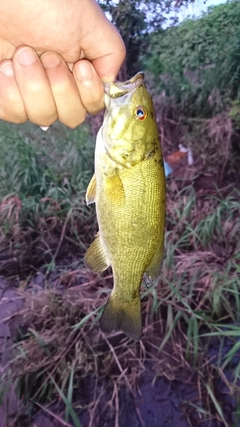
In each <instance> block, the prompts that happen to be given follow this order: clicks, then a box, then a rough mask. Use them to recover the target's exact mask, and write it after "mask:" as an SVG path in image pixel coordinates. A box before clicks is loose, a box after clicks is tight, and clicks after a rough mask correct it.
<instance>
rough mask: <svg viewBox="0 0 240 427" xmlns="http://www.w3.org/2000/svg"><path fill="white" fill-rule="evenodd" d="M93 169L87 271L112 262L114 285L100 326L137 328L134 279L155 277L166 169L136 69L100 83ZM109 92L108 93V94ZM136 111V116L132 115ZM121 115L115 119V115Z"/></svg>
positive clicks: (136, 332)
mask: <svg viewBox="0 0 240 427" xmlns="http://www.w3.org/2000/svg"><path fill="white" fill-rule="evenodd" d="M105 92H106V95H105V102H106V112H105V116H104V121H103V125H102V127H101V129H100V130H99V132H98V136H97V142H96V150H95V174H94V177H93V178H92V180H91V182H90V184H89V187H88V190H87V194H86V201H87V203H92V202H94V201H95V203H96V213H97V220H98V225H99V232H98V235H97V237H96V240H95V241H94V242H93V243H92V245H91V246H90V248H89V249H88V251H87V253H86V255H85V263H86V265H87V266H88V267H89V268H90V269H92V270H93V271H98V272H101V271H104V270H105V269H106V268H107V267H109V266H111V267H112V270H113V278H114V285H113V289H112V292H111V295H110V298H109V300H108V302H107V304H106V306H105V309H104V311H103V314H102V317H101V319H100V326H101V329H102V330H103V331H105V332H111V331H115V330H122V331H123V332H125V333H126V334H127V335H128V336H129V337H130V338H133V339H136V340H137V339H139V338H140V336H141V333H142V322H141V304H140V287H141V282H142V279H143V275H144V273H145V276H146V278H147V279H146V283H147V284H148V285H150V284H153V283H154V282H156V281H157V280H158V278H159V274H160V268H161V262H162V256H163V243H164V224H165V210H166V206H165V203H166V201H165V199H166V190H165V175H164V167H163V159H162V153H161V147H160V141H159V137H158V130H157V125H156V121H155V113H154V108H153V104H152V100H151V97H150V95H149V93H148V91H147V89H146V88H145V85H144V84H143V74H142V73H138V74H137V75H136V76H134V77H133V78H132V79H130V80H128V81H127V82H123V83H121V82H116V83H111V84H110V86H106V89H105ZM111 93H114V96H113V97H111ZM138 114H139V116H138ZM118 118H119V119H118Z"/></svg>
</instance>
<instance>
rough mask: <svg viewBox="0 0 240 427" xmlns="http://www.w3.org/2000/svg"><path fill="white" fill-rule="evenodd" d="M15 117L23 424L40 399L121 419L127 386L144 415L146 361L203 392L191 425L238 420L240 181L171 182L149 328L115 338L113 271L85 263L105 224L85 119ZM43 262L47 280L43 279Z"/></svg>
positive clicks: (62, 412) (189, 405)
mask: <svg viewBox="0 0 240 427" xmlns="http://www.w3.org/2000/svg"><path fill="white" fill-rule="evenodd" d="M13 128H14V129H16V130H14V132H13V130H12V129H13ZM13 128H12V127H8V126H7V125H4V126H0V145H1V150H2V152H4V156H3V157H2V158H1V160H0V174H1V177H2V179H1V181H0V196H1V204H0V221H1V234H0V243H1V250H0V273H4V272H6V271H7V272H8V275H17V274H18V275H19V274H20V273H21V275H20V279H21V281H20V282H19V284H20V286H19V290H18V292H20V293H21V295H24V297H25V308H24V310H23V311H22V313H21V316H22V317H21V323H20V325H19V327H20V330H21V331H22V332H21V334H19V335H18V336H17V337H16V339H15V343H14V348H13V350H14V353H13V354H14V358H13V360H12V361H10V362H9V369H10V373H11V380H12V381H13V382H14V383H15V385H16V389H17V390H18V393H19V397H21V399H22V401H23V402H24V403H25V405H23V407H22V413H21V414H18V418H17V419H15V420H14V422H15V424H14V425H18V424H17V423H18V422H19V416H20V415H21V416H22V417H25V418H28V417H29V416H30V417H32V416H34V413H35V412H34V411H36V408H39V407H40V408H42V411H45V412H47V413H48V414H49V415H51V417H52V418H54V419H55V421H56V422H58V423H59V425H67V426H70V425H74V426H76V427H78V426H80V425H81V424H82V425H88V426H89V427H91V426H98V425H104V422H107V425H109V426H111V425H114V426H116V427H118V425H119V422H120V421H119V420H120V416H121V408H123V406H122V405H123V402H124V400H123V398H122V390H125V394H126V395H127V396H129V400H131V399H132V400H133V402H135V403H134V405H135V409H136V413H137V416H138V420H139V424H140V425H142V426H144V425H145V424H144V419H143V416H142V413H141V411H140V409H139V406H138V404H137V398H136V396H137V394H138V392H139V390H140V392H141V379H142V378H143V376H144V374H145V373H146V369H150V371H151V373H152V380H153V382H154V383H155V384H156V383H157V381H158V379H159V378H163V377H164V378H166V379H167V380H168V381H176V380H177V381H181V382H182V383H186V387H188V385H187V384H188V383H191V382H192V383H193V384H195V388H196V396H194V397H192V399H188V400H182V402H181V405H182V408H183V409H182V410H183V412H184V414H185V418H186V419H187V421H188V424H189V426H193V425H196V424H197V425H200V426H202V427H205V426H209V427H212V426H213V425H214V426H215V425H224V426H230V425H233V424H232V423H233V422H235V421H236V420H237V416H238V415H237V409H236V415H235V419H234V416H233V415H232V414H229V411H227V409H226V408H225V406H226V405H225V403H224V399H223V393H221V390H220V388H222V389H223V388H224V390H225V393H227V394H229V396H233V397H234V399H235V400H236V402H237V405H239V392H240V388H239V385H240V364H239V362H238V359H239V351H240V345H239V335H240V332H239V330H240V328H239V324H240V314H239V313H240V310H239V308H240V296H239V285H240V268H239V265H240V221H239V214H240V202H239V200H240V197H239V196H240V194H239V191H237V190H234V191H231V192H229V194H227V195H226V194H223V193H222V192H221V191H219V190H218V189H217V188H216V189H215V190H212V191H211V194H209V191H205V193H204V192H203V191H199V192H196V191H195V190H194V185H193V184H190V185H187V186H186V185H185V186H184V185H182V183H180V184H179V182H177V181H175V180H170V181H169V182H168V192H167V194H168V201H167V224H166V234H165V239H166V242H165V258H164V262H163V267H162V275H161V279H160V281H159V283H158V284H157V285H155V286H153V287H151V288H149V289H146V288H145V286H143V287H142V293H141V297H142V310H143V325H144V331H143V336H142V339H141V341H140V342H139V343H135V342H132V341H131V340H129V339H127V338H126V337H125V336H123V335H122V334H121V333H115V334H112V335H111V336H108V337H107V336H105V335H103V334H102V333H101V332H100V331H99V323H98V320H99V317H100V314H101V311H102V308H103V305H104V303H105V301H106V297H107V295H108V294H109V292H110V288H111V285H112V277H111V274H110V273H109V272H107V273H106V274H105V275H103V276H96V275H94V274H92V273H90V272H88V271H87V270H86V269H84V267H83V265H82V256H83V254H84V252H85V250H86V247H87V245H88V244H89V243H90V242H91V241H92V238H93V235H94V232H95V230H96V222H95V216H94V212H93V211H92V210H90V209H89V208H87V207H86V206H85V202H84V195H85V191H86V188H87V184H88V182H89V180H90V178H91V175H92V168H93V164H92V160H93V143H92V142H91V138H90V137H89V132H88V129H87V127H80V128H78V129H77V130H75V131H71V132H67V131H66V130H65V129H64V128H62V127H60V125H56V126H53V127H52V128H51V129H50V130H49V131H48V132H49V133H48V134H47V137H46V135H45V134H43V132H42V131H41V130H40V129H36V128H35V127H31V126H29V127H28V126H26V128H25V130H24V131H23V130H21V131H20V132H19V130H17V127H13ZM20 129H22V128H20ZM43 267H44V268H43ZM39 268H40V269H43V270H41V271H43V275H44V285H43V284H41V285H40V286H36V282H35V276H36V274H35V272H36V271H38V269H39ZM51 271H52V273H54V274H55V276H54V279H53V278H52V277H53V276H51ZM8 381H9V378H8ZM220 383H221V386H219V384H220ZM54 405H55V406H54ZM224 405H225V406H224ZM56 407H57V410H56ZM56 414H58V415H56ZM106 414H107V415H106ZM106 417H108V418H107V421H106ZM21 419H23V418H21ZM28 419H29V418H28ZM79 420H80V421H79ZM82 420H85V421H84V422H83V421H82ZM86 420H87V421H86ZM213 420H215V421H213ZM213 422H216V424H211V423H213ZM236 422H237V421H236ZM217 423H219V424H217ZM221 423H222V424H221ZM146 427H148V426H147V425H146Z"/></svg>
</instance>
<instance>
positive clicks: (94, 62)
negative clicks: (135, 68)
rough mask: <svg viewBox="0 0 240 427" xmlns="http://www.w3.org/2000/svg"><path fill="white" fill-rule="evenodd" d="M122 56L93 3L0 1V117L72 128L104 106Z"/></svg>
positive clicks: (113, 33) (90, 0)
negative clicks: (105, 85)
mask: <svg viewBox="0 0 240 427" xmlns="http://www.w3.org/2000/svg"><path fill="white" fill-rule="evenodd" d="M16 11H17V12H16ZM35 52H37V54H36V53H35ZM39 56H40V58H39ZM124 56H125V47H124V44H123V42H122V39H121V37H120V35H119V34H118V32H117V31H116V29H115V27H114V26H113V25H112V24H111V23H110V22H109V21H108V20H107V19H106V17H105V15H104V14H103V12H102V11H101V9H100V8H99V6H98V5H97V4H96V2H95V1H94V0H61V2H59V0H41V2H39V1H38V0H31V1H26V0H8V2H6V1H5V0H0V118H3V119H4V120H8V121H11V122H15V123H22V122H24V121H26V120H28V119H29V120H31V121H32V122H34V123H36V124H39V125H40V126H49V125H50V124H52V123H53V122H54V121H55V120H56V118H59V120H60V121H62V122H63V123H64V124H66V125H68V126H69V127H75V126H77V125H78V124H80V123H82V122H83V120H84V119H85V115H86V111H88V112H90V113H96V112H97V111H99V110H101V109H102V108H103V85H102V81H112V80H114V78H115V77H116V74H117V72H118V70H119V68H120V66H121V63H122V61H123V59H124Z"/></svg>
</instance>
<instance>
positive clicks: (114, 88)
mask: <svg viewBox="0 0 240 427" xmlns="http://www.w3.org/2000/svg"><path fill="white" fill-rule="evenodd" d="M143 80H144V73H143V72H142V71H139V72H138V73H137V74H135V76H133V77H132V78H131V79H129V80H126V81H125V82H119V81H116V82H111V83H105V85H104V86H105V94H106V95H107V96H109V97H110V98H112V99H115V98H121V97H122V96H124V95H126V94H127V93H131V92H133V91H134V90H135V89H137V88H138V87H139V86H141V85H142V84H143Z"/></svg>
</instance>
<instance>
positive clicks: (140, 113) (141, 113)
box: [135, 105, 147, 121]
mask: <svg viewBox="0 0 240 427" xmlns="http://www.w3.org/2000/svg"><path fill="white" fill-rule="evenodd" d="M135 117H136V119H137V120H141V121H142V120H145V119H146V118H147V110H146V108H144V107H142V106H141V105H139V106H138V107H137V108H136V112H135Z"/></svg>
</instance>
